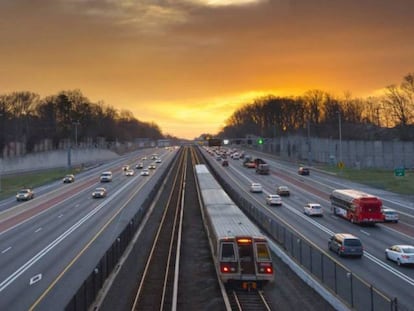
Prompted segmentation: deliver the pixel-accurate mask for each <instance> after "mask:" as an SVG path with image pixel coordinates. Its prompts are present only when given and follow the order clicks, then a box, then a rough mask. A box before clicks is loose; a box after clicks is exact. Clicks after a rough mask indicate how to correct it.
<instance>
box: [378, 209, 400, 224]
mask: <svg viewBox="0 0 414 311" xmlns="http://www.w3.org/2000/svg"><path fill="white" fill-rule="evenodd" d="M382 213H383V214H384V222H395V223H397V222H398V220H399V216H398V213H397V211H396V210H393V209H392V208H383V209H382Z"/></svg>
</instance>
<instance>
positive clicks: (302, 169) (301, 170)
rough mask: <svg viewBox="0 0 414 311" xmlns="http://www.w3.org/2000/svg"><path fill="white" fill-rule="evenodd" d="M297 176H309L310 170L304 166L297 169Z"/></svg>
mask: <svg viewBox="0 0 414 311" xmlns="http://www.w3.org/2000/svg"><path fill="white" fill-rule="evenodd" d="M298 174H299V175H309V174H310V170H309V168H308V167H305V166H300V167H299V169H298Z"/></svg>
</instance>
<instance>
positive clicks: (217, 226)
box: [196, 165, 263, 238]
mask: <svg viewBox="0 0 414 311" xmlns="http://www.w3.org/2000/svg"><path fill="white" fill-rule="evenodd" d="M196 174H197V178H198V183H199V186H200V190H201V196H202V199H203V203H204V210H205V212H206V215H207V217H208V219H209V221H210V224H211V227H212V229H213V230H214V234H215V236H216V237H217V238H226V237H234V236H250V237H263V234H262V233H261V232H260V230H259V229H258V227H257V226H256V225H255V224H254V223H253V222H252V221H251V220H250V219H249V218H248V217H247V216H246V215H245V214H244V213H243V212H242V211H241V210H240V208H239V207H238V206H237V205H236V204H235V203H234V202H233V201H232V200H231V198H230V197H229V196H228V194H227V193H226V192H225V191H224V190H223V189H222V187H221V185H220V184H219V183H218V182H217V181H216V179H215V178H214V176H213V175H212V174H211V173H210V171H209V170H208V169H207V167H206V166H205V165H196Z"/></svg>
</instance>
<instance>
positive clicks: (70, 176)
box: [63, 174, 75, 184]
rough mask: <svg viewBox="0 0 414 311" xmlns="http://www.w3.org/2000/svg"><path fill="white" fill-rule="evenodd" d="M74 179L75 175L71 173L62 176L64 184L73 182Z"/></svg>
mask: <svg viewBox="0 0 414 311" xmlns="http://www.w3.org/2000/svg"><path fill="white" fill-rule="evenodd" d="M74 181H75V175H73V174H68V175H66V176H65V177H63V183H64V184H69V183H73V182H74Z"/></svg>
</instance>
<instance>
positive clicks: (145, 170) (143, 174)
mask: <svg viewBox="0 0 414 311" xmlns="http://www.w3.org/2000/svg"><path fill="white" fill-rule="evenodd" d="M141 176H149V170H148V169H146V168H145V169H143V170H142V171H141Z"/></svg>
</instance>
